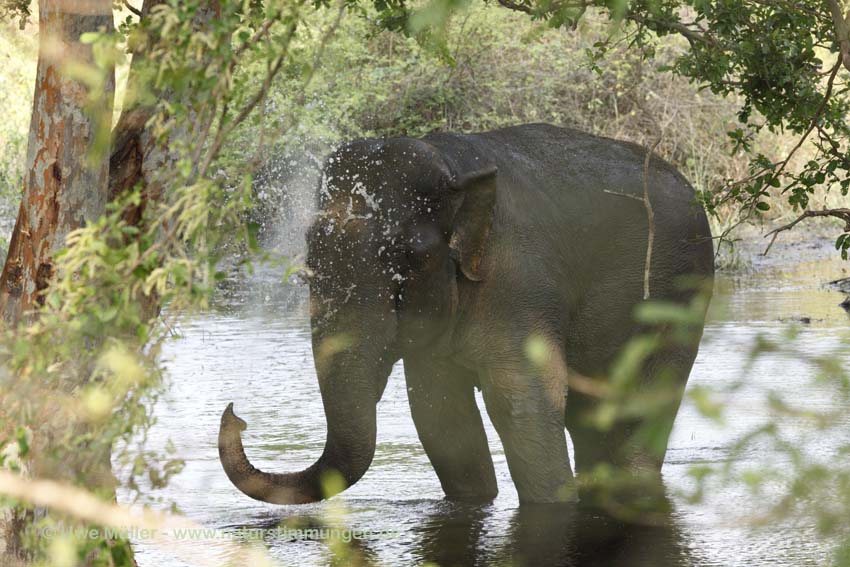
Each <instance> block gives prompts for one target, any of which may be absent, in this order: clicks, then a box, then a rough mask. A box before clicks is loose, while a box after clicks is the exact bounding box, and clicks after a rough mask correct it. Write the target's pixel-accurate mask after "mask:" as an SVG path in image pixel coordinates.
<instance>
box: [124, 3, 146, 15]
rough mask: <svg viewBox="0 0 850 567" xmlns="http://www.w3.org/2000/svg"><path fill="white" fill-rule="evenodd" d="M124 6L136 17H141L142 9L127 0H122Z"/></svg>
mask: <svg viewBox="0 0 850 567" xmlns="http://www.w3.org/2000/svg"><path fill="white" fill-rule="evenodd" d="M124 6H125V7H126V8H127V9H128V10H130V11H131V12H133V13H134V14H135V15H137V16H138V17H140V18H141V17H142V11H141V10H139V9H138V8H136V7H134V6H133V5H132V4H130V2H129V0H124Z"/></svg>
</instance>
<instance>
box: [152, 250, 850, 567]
mask: <svg viewBox="0 0 850 567" xmlns="http://www.w3.org/2000/svg"><path fill="white" fill-rule="evenodd" d="M804 260H805V258H804ZM755 268H756V269H755V272H754V274H752V275H750V276H747V277H737V278H734V279H733V278H720V280H719V281H718V286H717V289H718V293H717V296H716V299H715V301H714V304H713V306H712V310H711V313H710V318H709V324H708V326H707V328H706V332H705V337H704V340H703V344H702V346H701V351H700V355H699V358H698V360H697V362H696V365H695V367H694V371H693V373H692V375H691V380H690V386H694V385H705V386H710V387H712V388H722V387H724V385H728V384H731V383H733V382H735V381H736V380H738V379H739V378H740V376H741V370H742V368H743V367H744V366H745V363H746V361H747V357H748V352H749V350H750V348H751V346H752V344H753V342H754V340H755V339H756V337H757V336H759V335H762V334H767V335H770V336H774V337H777V336H781V333H782V332H783V330H784V329H785V328H786V327H787V325H788V324H789V323H790V322H793V321H800V320H801V319H805V318H809V319H810V322H808V323H806V324H803V325H802V327H803V330H802V332H801V334H800V337H799V339H798V340H799V347H800V348H801V349H804V350H806V351H807V352H812V353H830V352H832V351H833V349H835V348H836V347H837V346H838V344H839V340H840V336H841V334H842V333H844V331H845V329H846V327H847V323H848V318H847V315H846V314H845V313H844V312H843V311H842V310H840V309H839V308H837V304H838V303H839V302H840V301H841V299H842V296H841V295H840V294H838V293H835V292H832V291H828V290H826V289H822V288H820V287H819V283H820V282H824V281H827V280H830V279H837V278H839V277H846V275H847V274H846V273H845V272H844V267H843V266H842V265H841V264H840V263H837V262H824V261H821V260H819V261H818V262H814V261H811V262H807V261H803V262H801V263H800V264H799V266H797V267H796V268H795V270H794V271H793V272H788V271H787V270H784V269H782V268H781V267H772V266H770V265H763V266H759V265H756V267H755ZM266 276H267V277H265V279H264V277H262V275H261V276H260V277H258V278H255V280H254V281H252V282H251V285H247V284H246V283H245V282H240V283H239V284H238V285H236V286H234V288H233V289H231V290H229V291H228V292H227V293H224V294H223V296H224V299H223V300H222V301H221V304H220V305H219V309H218V311H216V312H213V313H209V314H207V315H205V316H203V317H196V318H192V319H187V320H184V321H182V323H181V327H180V329H179V332H180V333H181V335H182V338H180V339H178V340H176V341H174V342H172V343H170V344H169V345H168V347H167V349H166V350H167V352H166V357H167V359H168V361H169V362H168V368H169V371H170V375H171V385H170V387H169V390H168V391H167V392H166V393H165V394H164V395H163V397H162V399H161V400H160V402H159V404H158V406H157V408H156V412H157V417H158V423H157V425H156V426H155V427H154V429H153V430H152V431H151V441H150V445H151V448H153V449H158V448H162V447H164V446H165V444H166V442H167V440H168V439H169V438H170V439H172V440H173V442H174V444H175V446H176V448H177V451H178V454H179V455H181V456H182V457H183V458H184V459H185V460H186V468H185V470H184V471H183V472H182V473H181V474H180V475H178V476H177V477H175V478H174V479H173V481H172V482H171V483H170V485H169V486H168V487H167V488H166V489H164V490H162V491H159V492H156V493H154V494H152V496H153V497H158V498H162V501H163V502H174V503H176V505H177V507H178V508H179V509H180V510H181V511H183V512H184V513H186V514H187V515H188V516H189V517H190V518H192V519H193V520H195V521H197V522H198V523H200V524H202V525H204V526H210V527H216V528H220V529H222V530H224V531H225V532H235V531H237V530H239V529H243V528H271V529H273V528H275V527H277V526H278V525H280V524H281V523H283V524H284V525H300V526H303V525H317V523H318V525H321V523H322V522H323V521H324V520H322V518H325V517H326V512H327V511H328V510H330V509H331V507H332V506H339V505H342V506H343V507H344V508H345V510H346V514H345V522H346V524H347V525H348V526H349V527H350V528H352V529H355V530H359V531H362V532H366V533H367V534H368V535H367V537H365V539H363V540H360V541H359V542H358V544H357V546H356V557H357V558H359V559H360V561H361V562H363V563H365V564H379V565H420V564H423V563H425V562H432V563H436V564H438V565H441V566H445V567H448V566H451V565H463V566H466V565H492V564H504V563H510V564H513V565H529V566H532V565H581V566H588V565H606V566H607V565H623V566H643V565H647V566H650V565H651V566H676V565H705V566H714V565H717V566H726V565H751V566H754V565H765V566H766V565H777V564H778V565H795V566H796V565H817V564H823V563H824V562H825V561H827V560H828V557H829V554H830V547H829V545H828V544H827V543H825V542H823V541H822V540H820V539H819V538H818V536H817V535H816V533H815V530H814V526H809V525H799V523H795V522H793V521H791V520H789V521H788V522H785V523H781V524H773V525H771V526H770V528H769V529H755V528H753V527H751V526H750V525H749V524H748V523H747V520H748V518H750V517H752V516H754V515H756V514H758V513H759V512H760V505H761V503H760V502H759V501H757V500H755V499H754V498H752V497H751V496H749V495H748V493H747V492H746V491H745V490H744V489H743V488H739V487H729V486H725V487H722V488H721V489H718V490H716V491H715V492H709V493H708V494H707V497H706V500H705V501H704V502H702V503H700V504H689V503H688V501H687V499H686V498H685V497H684V496H683V493H684V492H685V491H687V490H689V489H690V488H691V487H692V485H691V481H690V477H689V474H688V471H689V469H690V467H691V466H692V465H694V464H695V463H706V462H707V463H720V462H722V461H723V460H724V459H726V458H727V457H728V455H729V446H730V444H731V443H732V441H733V440H734V439H735V438H736V437H737V436H738V435H739V434H741V433H742V432H744V431H748V430H749V429H751V428H752V427H754V426H756V425H758V424H759V423H762V422H763V421H764V419H765V416H766V412H767V410H766V408H765V393H766V392H768V391H769V390H771V389H774V390H781V391H782V392H785V393H788V392H794V391H795V389H796V390H798V391H800V392H805V398H806V400H807V401H808V402H809V403H811V404H813V405H814V406H816V407H819V408H830V407H833V406H834V404H835V403H836V402H835V401H834V400H833V398H832V396H831V394H830V390H829V388H828V386H827V385H820V386H816V385H813V384H812V383H811V370H810V368H809V367H807V366H805V365H804V364H802V363H801V362H800V361H799V360H796V359H794V358H793V357H789V356H787V355H783V354H781V353H777V354H773V355H770V356H766V357H763V358H762V359H760V360H759V361H758V363H757V364H756V365H755V367H754V368H753V369H752V372H751V374H750V375H749V377H748V378H747V380H746V381H745V384H744V385H743V386H742V387H740V388H739V389H738V391H737V392H736V394H735V397H734V399H733V400H732V404H731V405H730V407H729V409H728V412H729V413H728V415H727V418H726V421H725V426H723V427H721V426H719V425H718V424H716V423H714V422H712V421H710V420H707V419H706V418H704V417H702V416H701V415H700V414H699V412H697V411H696V409H695V408H694V406H693V404H692V403H690V402H688V401H686V402H685V403H684V404H683V406H682V409H681V411H680V413H679V417H678V419H677V421H676V427H675V430H674V432H673V435H672V437H671V441H670V450H669V452H668V456H667V461H666V463H665V467H664V482H665V486H666V492H667V494H668V499H669V504H670V506H669V511H668V512H667V513H665V514H664V515H663V516H662V517H661V518H658V517H654V518H653V521H652V523H651V524H633V523H625V522H621V521H618V520H616V519H615V518H611V517H610V516H606V515H605V514H604V513H601V512H600V511H598V510H592V509H583V508H576V507H571V506H567V507H564V506H541V507H523V508H522V509H519V508H518V506H517V499H516V493H515V490H514V487H513V484H512V483H511V481H510V477H509V474H508V470H507V466H506V463H505V459H504V454H503V452H502V448H501V446H500V444H499V442H498V438H497V436H496V434H495V432H494V430H493V428H492V426H491V425H490V423H489V421H487V422H486V425H487V434H488V438H489V439H490V445H491V451H492V453H493V457H494V462H495V465H496V470H497V475H498V479H499V487H500V494H499V497H498V498H497V499H496V500H495V501H494V502H493V503H491V504H488V505H486V506H461V505H454V504H451V503H448V502H446V501H444V500H443V499H442V492H441V490H440V486H439V483H438V481H437V478H436V475H435V474H434V472H433V470H432V469H431V466H430V464H429V463H428V460H427V458H426V456H425V454H424V452H423V450H422V448H421V445H420V444H419V441H418V439H417V436H416V432H415V429H414V427H413V422H412V420H411V418H410V412H409V408H408V405H407V399H406V393H405V389H404V380H403V377H402V376H401V374H400V369H399V368H398V367H397V368H396V369H395V370H394V373H393V375H392V376H391V378H390V382H389V385H388V387H387V390H386V393H385V394H384V398H383V400H382V401H381V403H380V404H379V406H378V449H377V454H376V455H375V460H374V462H373V464H372V467H371V469H370V470H369V471H368V473H367V474H366V475H365V476H364V477H363V479H362V480H361V481H360V482H359V483H358V484H357V485H355V486H354V487H353V488H352V489H350V490H348V491H346V492H345V493H344V494H343V495H341V496H340V497H337V498H334V499H333V501H332V502H331V503H317V504H310V505H305V506H300V507H298V506H289V507H281V506H272V505H267V504H263V503H260V502H256V501H253V500H251V499H249V498H247V497H246V496H244V495H242V494H241V493H240V492H238V491H237V490H236V489H235V488H234V487H233V486H232V485H231V484H230V482H229V481H228V480H227V478H226V477H225V475H224V472H223V471H222V469H221V466H220V464H219V463H218V455H217V446H216V436H217V431H218V421H219V417H220V414H221V411H222V410H223V409H224V407H225V406H226V405H227V403H228V402H231V401H233V402H234V403H235V407H236V411H237V413H238V414H239V415H240V416H241V417H243V418H245V419H246V421H247V422H248V425H249V429H248V430H247V431H246V432H245V435H244V440H245V444H246V447H247V452H248V455H249V457H250V459H251V461H252V462H253V463H255V464H256V466H258V467H259V468H262V469H264V470H269V471H284V470H292V469H296V468H303V467H305V466H307V465H309V464H311V463H312V462H313V460H314V459H315V458H316V457H317V456H318V455H319V454H320V452H321V449H322V446H323V444H324V435H325V422H324V415H323V413H322V404H321V400H320V398H319V395H318V386H317V384H316V380H315V374H314V371H313V367H312V358H311V356H312V355H311V351H310V343H309V326H308V324H307V320H306V317H305V315H304V313H303V311H302V310H301V309H299V308H296V307H295V306H296V305H297V304H298V302H297V301H293V298H292V297H291V294H289V293H288V292H287V293H283V292H282V291H281V289H282V288H281V286H279V285H278V284H277V283H276V282H277V280H276V277H273V276H272V275H268V274H267V275H266ZM845 360H847V359H845ZM479 406H480V407H483V405H482V404H481V403H480V400H479ZM836 409H839V408H836ZM485 420H486V417H485ZM848 425H850V423H848ZM789 427H791V428H792V429H793V427H794V423H793V421H792V422H790V424H789ZM843 430H844V431H846V435H847V438H844V439H835V438H820V439H814V440H809V441H807V443H809V444H808V445H807V446H808V447H809V448H810V450H811V451H812V453H813V454H817V453H818V451H825V450H826V449H828V448H830V447H834V446H835V445H836V444H837V443H841V442H848V441H850V427H845V428H843ZM744 458H745V459H747V460H748V461H751V462H752V464H758V463H759V462H761V460H763V459H770V458H771V455H770V454H769V453H766V452H763V451H753V452H752V453H751V454H746V455H745V456H744ZM161 506H163V507H165V505H164V504H161ZM320 540H321V538H317V537H289V536H281V537H274V538H271V539H270V540H269V541H268V542H267V546H268V548H269V550H270V553H271V554H272V555H273V556H274V557H276V558H279V559H280V560H281V561H282V563H283V564H287V565H324V564H327V563H328V562H329V561H330V560H331V554H330V552H329V551H328V547H327V546H326V545H325V544H324V542H323V541H320ZM137 547H138V550H139V552H138V561H139V565H140V566H141V567H154V566H156V567H159V566H169V567H171V566H176V565H181V563H179V562H178V561H177V560H176V559H175V558H174V557H172V556H170V555H169V554H168V553H167V552H166V551H163V550H162V549H159V548H155V547H153V546H152V545H150V544H149V543H148V542H138V546H137Z"/></svg>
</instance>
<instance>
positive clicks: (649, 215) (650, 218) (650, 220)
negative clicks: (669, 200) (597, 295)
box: [643, 136, 661, 299]
mask: <svg viewBox="0 0 850 567" xmlns="http://www.w3.org/2000/svg"><path fill="white" fill-rule="evenodd" d="M660 143H661V136H658V138H656V139H655V143H654V144H652V147H651V148H650V149H649V151H648V152H646V159H645V160H644V161H643V206H644V207H646V221H647V224H648V228H649V235H648V236H647V238H646V263H645V264H644V267H643V298H644V299H649V276H650V271H651V268H652V245H653V244H654V242H655V212H654V211H653V210H652V202H651V201H650V200H649V161H650V160H651V159H652V155H653V154H654V153H655V148H657V147H658V144H660Z"/></svg>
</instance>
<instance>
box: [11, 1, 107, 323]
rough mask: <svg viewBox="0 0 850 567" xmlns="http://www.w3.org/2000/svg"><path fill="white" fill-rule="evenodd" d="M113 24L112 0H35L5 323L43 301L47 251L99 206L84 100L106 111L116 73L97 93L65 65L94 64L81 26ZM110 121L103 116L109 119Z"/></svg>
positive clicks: (102, 179)
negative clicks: (35, 40) (32, 81)
mask: <svg viewBox="0 0 850 567" xmlns="http://www.w3.org/2000/svg"><path fill="white" fill-rule="evenodd" d="M112 30H113V22H112V3H111V2H110V0H40V1H39V42H40V43H39V57H38V71H37V75H36V85H35V94H34V96H33V109H32V119H31V122H30V132H29V140H28V146H27V171H28V173H27V175H26V177H25V179H24V190H23V199H22V201H21V207H20V209H19V211H18V217H17V220H16V222H15V229H14V231H13V232H12V240H11V243H10V245H9V252H8V255H7V256H6V263H5V265H4V266H3V272H2V274H0V314H2V317H3V318H4V319H5V321H6V322H7V323H9V324H14V323H15V322H17V321H18V320H20V319H21V317H22V315H23V314H25V313H27V312H28V311H31V310H32V309H33V308H34V307H36V306H37V305H38V304H39V303H40V302H41V301H43V291H44V290H45V289H46V288H47V286H48V285H49V282H50V279H51V277H52V275H53V263H52V256H53V254H54V253H55V252H56V251H57V250H59V249H60V248H62V247H63V246H64V242H65V236H67V234H68V233H69V232H71V231H72V230H74V229H76V228H79V227H80V226H83V225H85V223H87V222H90V221H92V220H94V219H96V218H97V217H99V216H100V215H101V214H102V212H103V210H104V205H105V203H106V199H107V190H108V176H109V163H108V161H107V160H106V159H102V160H100V163H95V164H91V163H89V160H87V159H86V158H85V156H87V155H89V152H90V151H91V150H93V149H94V148H93V144H94V143H95V142H94V140H96V139H97V138H98V136H97V135H96V134H97V128H98V125H99V122H98V121H99V120H100V119H101V118H99V117H98V116H95V115H93V114H92V113H91V112H88V111H87V109H88V108H90V105H87V98H88V97H89V96H90V95H92V94H96V95H98V96H100V97H102V98H101V100H100V101H99V104H98V106H99V108H100V110H99V112H104V113H107V114H108V115H109V116H110V117H111V110H112V104H113V96H114V86H115V77H114V71H113V70H111V69H110V70H105V71H104V72H105V74H106V80H105V81H104V84H103V92H102V93H90V92H89V88H88V87H87V86H86V85H84V84H82V83H81V82H79V81H78V80H76V79H74V78H73V77H72V76H71V74H70V73H69V67H68V66H69V64H73V65H80V64H82V65H87V66H93V65H94V57H93V53H92V47H91V45H85V44H83V43H81V42H80V35H81V34H83V33H86V32H96V31H105V32H111V31H112ZM107 124H109V122H107Z"/></svg>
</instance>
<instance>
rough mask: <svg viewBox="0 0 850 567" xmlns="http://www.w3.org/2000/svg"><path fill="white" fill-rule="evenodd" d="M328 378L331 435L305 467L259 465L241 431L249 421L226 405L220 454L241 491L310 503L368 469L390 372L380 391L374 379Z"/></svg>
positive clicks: (324, 393) (270, 499)
mask: <svg viewBox="0 0 850 567" xmlns="http://www.w3.org/2000/svg"><path fill="white" fill-rule="evenodd" d="M390 368H391V366H390V367H388V368H387V369H386V375H388V374H389V369H390ZM349 376H350V375H349ZM323 378H325V377H323V376H321V373H320V380H319V383H320V385H321V390H322V399H323V401H324V406H325V415H326V417H327V422H328V436H327V440H326V442H325V448H324V451H323V452H322V455H321V456H320V457H319V459H318V460H317V461H316V462H315V463H314V464H313V465H312V466H310V467H308V468H306V469H304V470H302V471H300V472H293V473H285V474H274V473H268V472H264V471H261V470H258V469H257V468H255V467H254V466H253V465H252V464H251V463H250V462H249V461H248V458H247V457H246V456H245V449H244V447H243V446H242V437H241V433H242V431H244V430H245V429H246V427H247V424H246V423H245V421H243V420H242V419H240V418H239V417H237V416H236V415H235V414H234V413H233V404H232V403H231V404H230V405H228V406H227V409H225V410H224V414H223V415H222V416H221V428H220V430H219V435H218V454H219V457H220V459H221V464H222V465H223V467H224V471H225V472H226V473H227V476H228V478H229V479H230V480H231V482H233V484H234V485H235V486H236V487H237V488H239V490H241V491H242V492H244V493H245V494H247V495H248V496H250V497H251V498H255V499H257V500H262V501H263V502H269V503H271V504H305V503H308V502H316V501H318V500H322V499H324V498H329V497H330V496H333V495H334V494H336V493H337V492H340V491H341V490H344V489H346V488H348V487H349V486H351V485H353V484H354V483H355V482H357V481H358V480H359V479H360V477H362V476H363V475H364V474H365V473H366V470H367V469H368V468H369V465H370V464H371V463H372V458H373V457H374V455H375V435H376V428H375V410H376V408H375V406H376V404H377V401H378V399H379V398H380V394H381V393H382V391H383V384H386V376H384V377H383V380H382V381H380V382H379V386H378V388H377V396H375V393H376V385H375V383H374V382H372V383H371V384H364V383H362V382H361V380H359V379H352V378H349V377H347V376H346V377H342V376H340V375H337V376H336V377H335V379H334V380H327V379H323ZM372 378H373V379H374V377H372Z"/></svg>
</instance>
